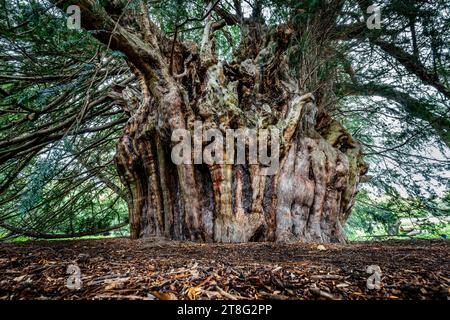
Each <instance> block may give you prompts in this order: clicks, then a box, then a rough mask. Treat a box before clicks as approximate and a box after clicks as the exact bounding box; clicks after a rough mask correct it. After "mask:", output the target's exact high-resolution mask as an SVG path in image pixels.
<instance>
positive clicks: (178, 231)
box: [116, 20, 367, 242]
mask: <svg viewBox="0 0 450 320" xmlns="http://www.w3.org/2000/svg"><path fill="white" fill-rule="evenodd" d="M214 27H215V25H214V24H213V23H212V22H207V26H206V28H205V35H204V39H203V42H202V45H201V46H200V48H197V47H196V46H195V45H194V44H192V43H181V42H179V43H177V44H176V45H174V46H173V48H170V49H166V52H168V51H171V54H170V55H169V59H167V57H163V56H159V55H160V53H157V54H155V56H156V58H155V57H154V56H152V59H149V60H148V64H149V66H148V68H146V67H145V65H141V66H137V65H136V64H134V65H132V66H131V68H132V70H133V71H134V72H135V74H136V76H137V77H138V78H139V79H140V81H141V86H142V89H143V93H144V94H143V103H141V104H137V105H136V106H135V107H134V108H133V107H130V108H129V109H132V110H130V113H131V118H130V121H129V123H128V124H127V126H126V129H125V132H124V135H123V137H122V138H121V140H120V141H119V143H118V146H117V154H116V162H117V166H118V170H119V174H120V176H121V179H122V182H123V184H124V185H125V187H126V190H127V194H128V206H129V218H130V219H129V220H130V225H131V237H132V238H141V237H155V236H156V237H166V238H168V239H177V240H183V239H188V240H197V241H206V242H248V241H282V242H290V241H308V242H313V241H314V242H344V241H345V236H344V234H343V230H342V226H343V224H344V223H345V221H346V219H347V218H348V216H349V214H350V210H351V208H352V205H353V202H354V198H355V194H356V192H357V187H358V183H359V181H360V177H361V176H362V175H364V174H365V172H366V170H367V168H366V165H365V163H364V161H363V160H362V153H361V148H360V146H359V144H358V143H357V142H356V141H354V140H353V139H352V137H351V136H350V135H349V134H348V133H347V132H346V130H345V129H344V128H343V127H342V126H341V125H340V124H339V123H338V122H336V121H335V120H333V119H332V118H331V117H330V116H329V114H328V112H327V109H326V107H325V105H326V102H328V101H327V100H326V99H325V97H324V96H325V95H326V90H327V86H325V87H322V88H321V90H317V91H316V92H308V91H307V90H305V88H306V86H305V85H303V84H304V82H305V81H306V79H305V78H302V77H306V76H309V77H310V76H313V74H314V70H315V69H314V67H311V66H310V67H309V69H306V70H307V72H306V73H305V72H303V73H301V72H300V73H299V72H292V70H291V68H290V67H289V62H288V50H287V49H288V44H289V42H290V37H291V36H292V34H293V29H292V27H291V26H289V25H282V26H279V27H278V28H276V29H274V30H272V31H270V32H266V31H265V30H262V29H261V28H259V29H258V27H257V24H252V21H251V20H249V21H247V25H246V27H245V28H246V29H245V30H244V31H243V34H244V33H245V32H246V34H244V36H243V41H242V43H241V47H240V50H239V53H238V54H237V55H236V59H235V60H234V61H233V62H230V63H225V62H220V61H218V60H217V59H216V57H215V54H214V41H213V37H212V35H211V34H212V31H213V30H212V29H213V28H214ZM153 40H154V39H153ZM160 51H161V52H164V49H161V50H160ZM316 58H317V59H318V60H320V59H321V58H322V59H323V58H324V57H323V56H322V57H320V56H316ZM159 59H160V60H159ZM161 61H165V62H167V63H166V65H167V66H163V63H162V62H161ZM305 63H306V62H305ZM317 63H318V64H319V63H320V62H317ZM308 70H309V71H308ZM324 92H325V93H324ZM195 121H201V122H202V123H203V124H204V126H205V127H207V128H216V129H218V130H220V131H222V132H223V133H224V135H225V131H226V129H230V128H231V129H237V128H244V127H246V128H259V129H260V128H277V129H278V130H279V132H281V137H282V138H281V147H280V165H279V167H278V169H277V170H276V172H275V174H273V175H262V174H261V172H262V170H263V169H264V167H263V165H259V164H249V162H247V163H246V164H235V165H234V164H227V163H225V164H214V165H207V164H181V165H175V164H174V163H173V162H172V160H171V148H172V147H173V145H174V142H172V141H171V134H172V133H173V131H174V130H176V129H186V130H189V131H191V132H193V131H194V122H195ZM225 156H227V155H225Z"/></svg>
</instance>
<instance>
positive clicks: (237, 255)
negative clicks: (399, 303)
mask: <svg viewBox="0 0 450 320" xmlns="http://www.w3.org/2000/svg"><path fill="white" fill-rule="evenodd" d="M449 256H450V241H447V240H411V241H409V240H408V241H384V242H363V243H352V244H349V245H334V244H333V245H330V244H327V245H324V246H319V245H317V244H316V245H314V244H273V243H250V244H237V245H236V244H234V245H229V244H194V243H189V242H158V241H156V242H155V241H153V242H152V241H148V240H147V241H144V240H139V241H131V240H128V239H123V238H115V239H101V240H76V241H33V242H24V243H3V244H0V299H132V300H138V299H145V300H152V299H164V300H169V299H445V300H447V299H449V297H450V291H449V290H450V274H449V273H450V268H449V267H450V264H449V261H450V259H449V258H450V257H449ZM69 265H75V266H78V267H79V270H80V272H81V288H80V289H78V290H75V289H69V288H68V287H67V284H68V283H69V284H71V283H72V280H71V279H73V278H70V277H71V275H70V274H68V273H67V272H68V271H70V270H68V267H69ZM370 265H377V266H379V267H380V269H381V272H382V275H381V289H380V290H376V289H374V290H369V289H368V288H367V280H368V278H369V277H370V276H371V275H370V274H369V273H367V267H368V266H370ZM74 270H75V271H76V270H77V269H76V267H75V269H74ZM372 277H373V275H372Z"/></svg>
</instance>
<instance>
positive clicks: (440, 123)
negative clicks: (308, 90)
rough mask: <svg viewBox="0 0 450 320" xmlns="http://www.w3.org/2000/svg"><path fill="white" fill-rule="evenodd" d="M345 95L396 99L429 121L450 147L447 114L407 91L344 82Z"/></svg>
mask: <svg viewBox="0 0 450 320" xmlns="http://www.w3.org/2000/svg"><path fill="white" fill-rule="evenodd" d="M338 89H339V90H341V93H342V94H344V95H358V96H379V97H383V98H386V99H389V100H391V101H395V102H397V103H398V104H400V105H401V106H403V108H404V110H405V111H406V112H407V113H408V114H409V115H410V116H412V117H414V118H416V119H421V120H423V121H425V122H427V123H428V124H429V125H430V126H431V127H432V128H433V129H434V130H436V133H437V134H438V135H439V137H440V138H441V140H442V142H444V143H445V144H446V145H447V146H449V147H450V120H449V119H448V116H447V114H444V115H438V114H436V113H434V112H433V111H432V109H433V106H432V105H430V104H429V103H427V102H426V101H421V100H419V99H416V98H413V97H411V96H410V95H409V94H407V93H405V92H401V91H399V90H396V89H394V88H392V87H390V86H388V85H383V84H376V83H367V84H357V83H351V84H350V83H344V84H340V85H338Z"/></svg>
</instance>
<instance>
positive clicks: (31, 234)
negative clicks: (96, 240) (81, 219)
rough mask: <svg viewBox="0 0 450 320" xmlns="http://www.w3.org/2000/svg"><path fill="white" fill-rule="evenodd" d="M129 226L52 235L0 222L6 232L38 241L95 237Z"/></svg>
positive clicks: (120, 225)
mask: <svg viewBox="0 0 450 320" xmlns="http://www.w3.org/2000/svg"><path fill="white" fill-rule="evenodd" d="M127 225H128V221H125V222H122V223H119V224H116V225H114V226H111V227H107V228H103V229H97V230H92V231H84V232H76V233H68V234H51V233H43V232H39V231H33V230H25V229H22V228H18V227H15V226H12V225H10V224H7V223H4V222H0V227H2V228H4V229H6V230H9V231H11V232H13V233H14V234H16V235H22V236H26V237H31V238H36V239H65V238H80V237H86V236H93V235H96V234H100V233H105V232H109V231H113V230H117V229H120V228H123V227H125V226H127Z"/></svg>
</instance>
